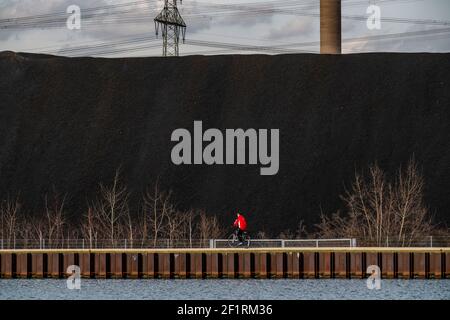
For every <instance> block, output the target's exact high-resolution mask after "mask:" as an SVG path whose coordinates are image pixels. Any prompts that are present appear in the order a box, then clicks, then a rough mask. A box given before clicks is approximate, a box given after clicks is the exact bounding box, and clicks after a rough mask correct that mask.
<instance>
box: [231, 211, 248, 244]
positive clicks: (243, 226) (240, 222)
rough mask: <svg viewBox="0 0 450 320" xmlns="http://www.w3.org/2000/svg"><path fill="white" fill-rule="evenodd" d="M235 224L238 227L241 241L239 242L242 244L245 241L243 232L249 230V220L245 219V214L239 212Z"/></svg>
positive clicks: (237, 230) (237, 231)
mask: <svg viewBox="0 0 450 320" xmlns="http://www.w3.org/2000/svg"><path fill="white" fill-rule="evenodd" d="M233 226H234V227H236V233H237V236H238V239H239V242H240V243H239V244H242V243H243V241H244V240H243V238H242V234H243V233H244V231H246V230H247V221H245V218H244V216H243V215H242V214H240V213H239V212H238V213H237V218H236V220H235V221H234V223H233Z"/></svg>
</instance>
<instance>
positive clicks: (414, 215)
mask: <svg viewBox="0 0 450 320" xmlns="http://www.w3.org/2000/svg"><path fill="white" fill-rule="evenodd" d="M423 188H424V180H423V177H422V176H421V174H420V173H419V171H418V168H417V164H416V163H415V161H414V159H411V160H410V161H409V163H408V165H407V167H406V168H405V169H403V168H400V169H399V171H398V174H397V177H396V178H395V179H394V181H393V182H390V181H388V179H387V178H386V176H385V174H384V172H383V171H382V170H381V169H380V167H379V166H378V165H377V164H375V165H373V166H371V167H370V168H369V175H368V177H363V176H362V175H360V174H356V175H355V180H354V182H353V185H352V188H351V190H350V191H347V192H346V194H345V195H344V196H342V199H343V201H344V202H345V204H346V208H347V211H346V214H345V215H343V216H342V215H341V214H340V213H335V214H333V215H332V216H331V217H327V216H324V215H322V216H321V222H320V223H319V224H318V225H317V227H318V230H319V232H318V233H319V235H320V236H321V237H324V238H335V237H343V238H346V237H352V238H358V239H361V240H362V241H364V242H366V243H370V244H376V245H378V246H382V245H389V244H390V243H389V242H391V243H392V242H395V244H396V245H401V246H408V245H410V244H411V243H412V242H413V241H415V240H417V239H420V238H422V237H424V236H427V235H430V233H431V232H432V231H433V225H432V223H431V219H430V217H429V215H428V210H427V208H426V206H425V204H424V201H423Z"/></svg>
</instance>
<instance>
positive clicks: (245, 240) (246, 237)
mask: <svg viewBox="0 0 450 320" xmlns="http://www.w3.org/2000/svg"><path fill="white" fill-rule="evenodd" d="M242 239H243V246H244V247H250V236H249V235H248V234H247V233H245V234H244V235H243V236H242Z"/></svg>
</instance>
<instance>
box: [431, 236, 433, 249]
mask: <svg viewBox="0 0 450 320" xmlns="http://www.w3.org/2000/svg"><path fill="white" fill-rule="evenodd" d="M430 247H433V236H430Z"/></svg>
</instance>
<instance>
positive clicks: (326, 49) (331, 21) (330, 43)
mask: <svg viewBox="0 0 450 320" xmlns="http://www.w3.org/2000/svg"><path fill="white" fill-rule="evenodd" d="M320 53H330V54H340V53H341V0H320Z"/></svg>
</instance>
